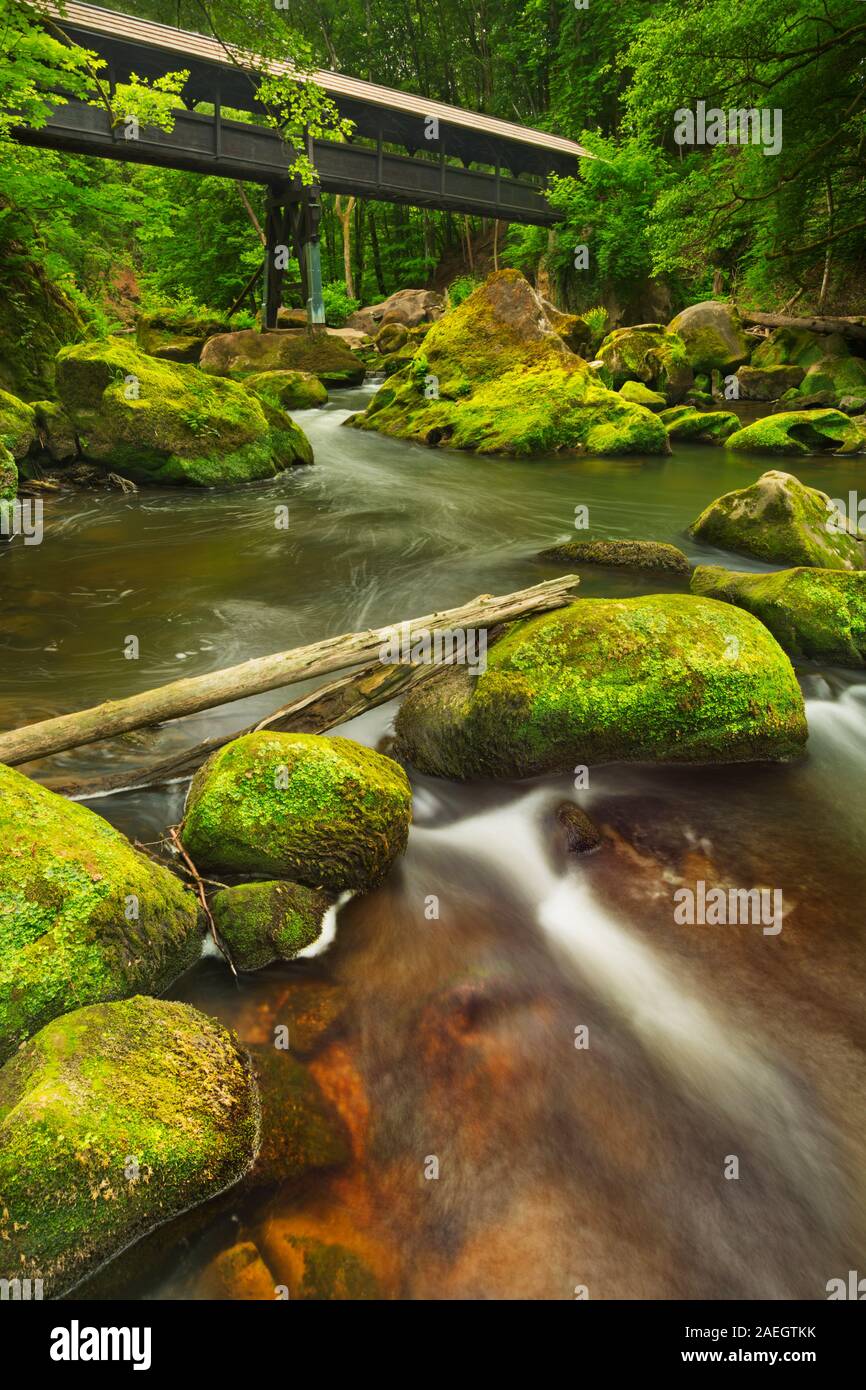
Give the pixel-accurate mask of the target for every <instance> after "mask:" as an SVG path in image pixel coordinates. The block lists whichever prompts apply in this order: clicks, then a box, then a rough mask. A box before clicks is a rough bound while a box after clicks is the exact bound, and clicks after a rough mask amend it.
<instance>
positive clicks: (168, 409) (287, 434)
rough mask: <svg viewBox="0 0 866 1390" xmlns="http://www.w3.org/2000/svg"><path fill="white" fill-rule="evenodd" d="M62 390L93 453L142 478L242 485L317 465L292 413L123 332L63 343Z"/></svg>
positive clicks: (59, 363) (88, 451)
mask: <svg viewBox="0 0 866 1390" xmlns="http://www.w3.org/2000/svg"><path fill="white" fill-rule="evenodd" d="M57 387H58V391H59V393H60V398H61V400H62V402H63V405H64V407H65V409H66V412H67V414H68V416H69V418H70V419H71V420H72V423H73V424H74V426H75V429H76V432H77V434H78V437H79V440H80V442H81V448H82V452H83V453H84V455H85V457H87V458H89V459H93V460H94V461H96V462H99V463H102V464H103V465H105V466H107V467H109V468H111V469H112V470H114V471H116V472H118V473H121V474H122V475H123V476H124V477H126V478H132V479H133V480H134V481H136V482H153V483H160V484H164V483H172V484H187V485H190V486H194V487H219V486H234V485H237V484H239V483H245V482H250V481H252V480H254V479H257V478H272V477H274V476H275V475H276V474H277V473H279V472H281V471H282V470H283V469H284V468H287V467H289V466H290V465H291V464H296V463H311V462H312V457H313V455H312V450H311V448H310V444H309V441H308V440H307V438H306V436H305V435H304V433H303V432H302V431H301V430H300V429H299V428H298V426H297V425H296V424H294V422H293V421H292V420H291V419H290V418H289V416H288V415H286V414H285V413H284V412H283V411H281V410H278V409H276V408H275V407H273V406H271V405H269V404H268V403H267V402H266V401H261V400H259V399H258V397H256V396H255V395H252V394H251V393H250V392H249V391H245V390H244V389H243V387H242V386H240V385H238V384H237V383H236V382H233V381H224V380H222V379H220V378H219V377H213V376H208V375H207V374H206V373H204V372H201V371H199V370H198V368H197V367H190V366H185V365H183V364H180V363H174V362H163V361H159V360H158V359H157V358H155V357H148V356H146V354H145V353H143V352H139V351H138V349H137V348H135V347H133V346H132V345H131V344H130V343H127V342H123V341H121V340H119V339H109V340H107V341H106V342H99V343H87V344H84V345H82V346H80V347H71V348H64V349H63V351H62V352H60V353H59V354H58V358H57Z"/></svg>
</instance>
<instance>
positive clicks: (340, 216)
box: [334, 193, 355, 299]
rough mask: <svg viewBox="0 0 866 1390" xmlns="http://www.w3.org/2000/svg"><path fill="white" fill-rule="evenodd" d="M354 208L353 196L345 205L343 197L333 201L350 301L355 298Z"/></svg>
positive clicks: (339, 195) (339, 196)
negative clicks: (353, 276)
mask: <svg viewBox="0 0 866 1390" xmlns="http://www.w3.org/2000/svg"><path fill="white" fill-rule="evenodd" d="M354 206H355V195H354V194H352V197H351V198H347V199H346V201H345V204H344V202H343V195H342V194H341V193H338V194H337V196H336V197H335V199H334V212H335V213H336V214H337V221H338V222H339V224H340V227H341V229H342V233H343V278H344V280H345V281H346V294H347V295H348V296H349V298H350V299H354V298H355V281H354V280H353V279H352V209H353V208H354Z"/></svg>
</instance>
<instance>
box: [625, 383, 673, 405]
mask: <svg viewBox="0 0 866 1390" xmlns="http://www.w3.org/2000/svg"><path fill="white" fill-rule="evenodd" d="M619 394H620V395H621V396H622V398H623V400H624V401H629V402H630V403H631V404H632V405H645V406H646V408H647V410H664V408H665V406H666V405H667V398H666V397H665V396H663V395H662V394H661V392H660V391H651V390H650V388H649V387H648V386H644V384H643V382H642V381H626V382H624V383H623V385H622V386H621V387H620V388H619Z"/></svg>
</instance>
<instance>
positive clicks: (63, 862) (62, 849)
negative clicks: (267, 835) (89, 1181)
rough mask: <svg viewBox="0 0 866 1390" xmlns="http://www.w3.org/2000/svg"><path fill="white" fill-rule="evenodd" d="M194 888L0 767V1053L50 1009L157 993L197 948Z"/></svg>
mask: <svg viewBox="0 0 866 1390" xmlns="http://www.w3.org/2000/svg"><path fill="white" fill-rule="evenodd" d="M201 934H202V928H201V923H200V916H199V909H198V903H197V901H196V897H195V894H194V893H193V892H192V891H191V890H190V889H188V888H186V887H185V886H184V885H183V884H182V883H181V882H180V881H179V880H178V879H177V878H175V876H174V874H172V873H170V872H169V870H168V869H164V868H163V867H162V866H161V865H159V864H155V863H154V862H153V861H152V860H150V859H148V858H146V857H145V855H143V854H141V853H140V852H139V851H138V850H136V849H133V847H132V845H131V844H130V843H129V841H128V840H127V839H126V837H125V835H122V834H121V833H120V831H119V830H115V829H114V827H113V826H111V825H109V824H108V821H105V820H103V819H102V817H101V816H97V815H95V814H94V813H93V811H89V810H87V808H86V807H85V806H81V805H79V804H78V803H76V802H72V801H67V800H65V798H64V797H62V796H57V795H56V794H55V793H54V792H51V791H49V790H48V789H47V788H46V787H42V786H40V785H39V783H38V782H33V781H31V779H30V778H29V777H25V776H24V775H23V774H22V773H20V772H16V771H15V770H14V769H13V768H11V767H6V766H5V765H3V764H0V1061H2V1059H3V1058H5V1057H7V1056H8V1055H9V1054H10V1052H13V1051H14V1050H15V1048H16V1047H17V1046H18V1044H19V1043H20V1042H22V1041H23V1039H25V1038H28V1037H30V1035H31V1034H32V1033H35V1032H36V1030H37V1029H38V1028H41V1027H42V1026H43V1024H45V1023H47V1022H48V1021H49V1019H52V1018H54V1017H55V1015H57V1014H62V1013H66V1012H67V1011H68V1010H69V1009H75V1008H77V1007H78V1006H79V1005H82V1004H91V1003H96V1002H98V1001H100V1000H104V999H118V998H123V997H124V996H125V995H129V994H136V993H138V992H142V991H143V992H152V993H160V992H161V991H162V990H164V989H167V987H168V986H169V985H170V984H171V982H172V981H173V980H174V979H176V977H177V976H178V975H180V974H181V973H182V972H183V971H184V970H186V969H188V968H189V966H191V965H193V964H194V963H195V962H196V961H197V960H198V958H199V956H200V954H201Z"/></svg>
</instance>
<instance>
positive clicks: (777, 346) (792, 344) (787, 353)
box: [751, 328, 848, 371]
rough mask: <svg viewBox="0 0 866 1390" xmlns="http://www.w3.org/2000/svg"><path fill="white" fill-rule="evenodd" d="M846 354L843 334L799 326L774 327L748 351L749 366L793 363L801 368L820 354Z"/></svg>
mask: <svg viewBox="0 0 866 1390" xmlns="http://www.w3.org/2000/svg"><path fill="white" fill-rule="evenodd" d="M840 355H841V356H842V357H847V356H848V347H847V345H846V343H845V340H844V339H843V338H840V337H837V336H834V335H829V334H826V333H810V332H809V331H808V330H806V329H802V328H775V329H774V330H773V332H772V333H771V334H770V336H769V337H768V338H764V339H763V340H762V341H761V342H760V343H759V344H758V346H757V347H756V348H755V350H754V352H753V353H752V362H751V365H752V366H753V367H782V366H790V365H792V364H793V365H796V366H798V367H802V368H803V369H804V371H805V370H806V368H808V367H811V365H812V363H813V362H817V361H818V360H819V359H820V358H822V357H835V356H840Z"/></svg>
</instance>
